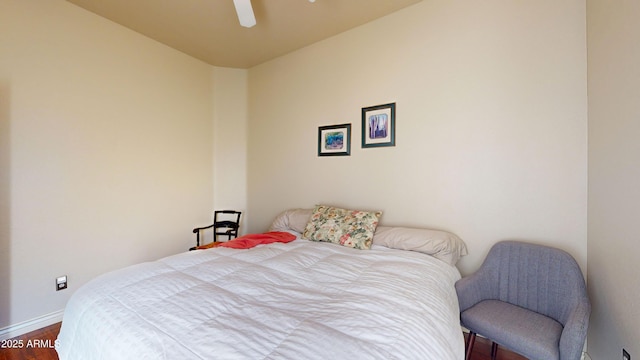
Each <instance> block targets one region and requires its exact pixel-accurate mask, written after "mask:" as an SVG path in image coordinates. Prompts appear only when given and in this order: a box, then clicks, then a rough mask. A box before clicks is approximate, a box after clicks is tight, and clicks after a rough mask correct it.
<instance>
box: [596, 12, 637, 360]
mask: <svg viewBox="0 0 640 360" xmlns="http://www.w3.org/2000/svg"><path fill="white" fill-rule="evenodd" d="M587 4H588V7H587V9H588V39H589V43H588V48H589V56H588V63H589V71H588V75H589V262H588V264H589V265H588V266H589V280H588V288H589V294H590V297H591V301H592V304H593V313H592V317H591V327H590V331H589V354H590V355H591V358H592V359H594V360H596V359H597V360H600V359H603V360H604V359H621V358H622V356H621V353H622V348H623V347H624V348H626V349H627V351H629V353H630V354H631V358H632V359H636V358H638V356H640V344H638V339H640V326H639V325H638V324H640V277H639V276H638V253H640V242H639V241H638V231H637V227H638V214H640V205H639V204H640V187H639V184H640V102H639V101H638V99H640V67H638V64H640V42H639V39H640V23H639V22H638V19H640V3H638V2H637V1H622V0H611V1H610V0H588V1H587Z"/></svg>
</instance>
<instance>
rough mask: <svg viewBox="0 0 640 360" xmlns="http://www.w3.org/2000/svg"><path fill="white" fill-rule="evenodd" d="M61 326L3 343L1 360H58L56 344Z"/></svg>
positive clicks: (54, 326) (0, 349)
mask: <svg viewBox="0 0 640 360" xmlns="http://www.w3.org/2000/svg"><path fill="white" fill-rule="evenodd" d="M61 324H62V323H57V324H53V325H51V326H47V327H45V328H42V329H39V330H36V331H32V332H30V333H27V334H24V335H22V336H17V337H15V338H13V339H11V340H5V341H3V342H1V343H0V345H3V348H0V360H58V353H57V352H56V349H55V348H54V344H55V341H56V338H57V337H58V333H59V332H60V325H61ZM7 347H13V348H7Z"/></svg>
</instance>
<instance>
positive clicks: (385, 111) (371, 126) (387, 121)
mask: <svg viewBox="0 0 640 360" xmlns="http://www.w3.org/2000/svg"><path fill="white" fill-rule="evenodd" d="M384 146H396V103H389V104H383V105H376V106H369V107H365V108H362V147H363V148H373V147H384Z"/></svg>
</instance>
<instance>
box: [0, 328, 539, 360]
mask: <svg viewBox="0 0 640 360" xmlns="http://www.w3.org/2000/svg"><path fill="white" fill-rule="evenodd" d="M60 325H61V323H57V324H53V325H51V326H47V327H45V328H42V329H40V330H36V331H33V332H30V333H28V334H24V335H22V336H18V337H15V338H13V339H11V340H7V341H5V342H3V343H2V345H4V346H5V347H6V346H10V345H15V346H17V347H18V348H15V349H7V348H0V360H58V354H57V353H56V350H55V348H53V346H54V342H55V340H56V338H57V337H58V332H60ZM465 336H466V335H465ZM490 353H491V343H490V342H489V341H487V340H485V339H482V338H480V337H478V338H476V343H475V346H474V347H473V355H472V356H471V360H489V359H490V358H491V356H490V355H489V354H490ZM498 360H526V358H524V357H522V356H520V355H517V354H514V353H512V352H510V351H508V350H506V349H504V348H499V349H498Z"/></svg>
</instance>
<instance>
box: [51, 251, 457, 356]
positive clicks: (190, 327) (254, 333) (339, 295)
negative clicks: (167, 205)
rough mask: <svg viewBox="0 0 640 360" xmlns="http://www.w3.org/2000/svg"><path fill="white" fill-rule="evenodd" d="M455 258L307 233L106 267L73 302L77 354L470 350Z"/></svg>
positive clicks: (68, 349)
mask: <svg viewBox="0 0 640 360" xmlns="http://www.w3.org/2000/svg"><path fill="white" fill-rule="evenodd" d="M459 277H460V274H459V272H458V271H457V269H456V268H454V267H451V266H450V265H448V264H446V263H444V262H442V261H440V260H437V259H435V258H432V257H430V256H428V255H424V254H421V253H417V252H411V251H403V250H392V249H387V248H374V249H372V250H354V249H350V248H346V247H343V246H339V245H334V244H329V243H317V242H310V241H306V240H301V239H298V240H296V241H294V242H291V243H288V244H282V243H276V244H270V245H262V246H258V247H256V248H253V249H249V250H234V249H227V248H215V249H210V250H200V251H191V252H187V253H183V254H179V255H175V256H171V257H167V258H164V259H161V260H159V261H156V262H150V263H143V264H139V265H135V266H131V267H128V268H125V269H122V270H119V271H115V272H112V273H108V274H106V275H103V276H100V277H98V278H96V279H95V280H93V281H91V282H90V283H88V284H86V285H85V286H84V287H82V288H81V289H79V290H78V291H77V292H76V293H75V294H74V295H73V296H72V298H71V300H70V301H69V304H68V306H67V308H66V310H65V313H64V319H63V322H62V329H61V331H60V335H59V337H58V340H59V341H58V342H57V344H58V345H59V346H58V347H57V351H58V354H59V356H60V359H61V360H71V359H82V360H87V359H117V360H124V359H136V360H140V359H154V360H155V359H171V360H173V359H175V360H182V359H329V360H333V359H437V360H446V359H456V360H459V359H463V358H464V341H463V336H462V332H461V328H460V325H459V313H458V311H459V310H458V301H457V297H456V293H455V289H454V282H455V281H456V280H457V279H458V278H459Z"/></svg>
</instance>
